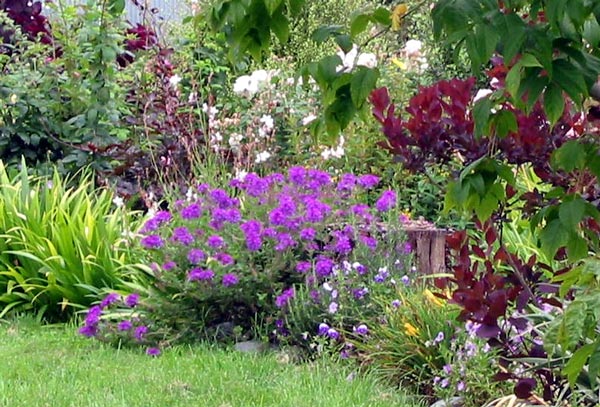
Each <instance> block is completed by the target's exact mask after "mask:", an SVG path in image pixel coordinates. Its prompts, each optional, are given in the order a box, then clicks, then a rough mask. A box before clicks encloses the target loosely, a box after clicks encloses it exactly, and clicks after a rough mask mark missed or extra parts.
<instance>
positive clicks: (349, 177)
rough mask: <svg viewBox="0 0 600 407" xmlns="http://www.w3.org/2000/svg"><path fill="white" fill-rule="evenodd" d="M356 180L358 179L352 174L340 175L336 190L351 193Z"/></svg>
mask: <svg viewBox="0 0 600 407" xmlns="http://www.w3.org/2000/svg"><path fill="white" fill-rule="evenodd" d="M357 179H358V178H357V177H356V175H354V174H350V173H346V174H342V176H341V178H340V180H339V182H338V185H337V190H338V191H341V192H346V191H348V192H350V191H352V189H354V186H355V185H356V181H357Z"/></svg>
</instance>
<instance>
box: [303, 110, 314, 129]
mask: <svg viewBox="0 0 600 407" xmlns="http://www.w3.org/2000/svg"><path fill="white" fill-rule="evenodd" d="M316 119H317V116H315V115H314V114H312V113H309V114H308V116H306V117H305V118H303V119H302V125H303V126H306V125H307V124H310V123H312V122H314V121H315V120H316Z"/></svg>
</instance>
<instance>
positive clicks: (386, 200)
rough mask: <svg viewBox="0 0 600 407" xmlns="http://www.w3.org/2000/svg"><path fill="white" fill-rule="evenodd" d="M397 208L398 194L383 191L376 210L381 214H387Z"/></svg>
mask: <svg viewBox="0 0 600 407" xmlns="http://www.w3.org/2000/svg"><path fill="white" fill-rule="evenodd" d="M394 206H396V192H394V191H391V190H387V191H383V193H382V194H381V196H380V197H379V199H378V200H377V202H375V208H377V210H378V211H379V212H387V211H389V210H390V209H392V208H393V207H394Z"/></svg>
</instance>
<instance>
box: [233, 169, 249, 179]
mask: <svg viewBox="0 0 600 407" xmlns="http://www.w3.org/2000/svg"><path fill="white" fill-rule="evenodd" d="M246 175H248V171H244V170H238V169H236V170H235V176H234V177H233V179H236V180H238V181H242V182H243V181H244V180H245V179H246Z"/></svg>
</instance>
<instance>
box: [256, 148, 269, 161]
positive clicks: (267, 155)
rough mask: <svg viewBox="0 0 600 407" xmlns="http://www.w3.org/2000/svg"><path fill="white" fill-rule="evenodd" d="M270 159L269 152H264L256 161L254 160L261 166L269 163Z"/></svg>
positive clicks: (258, 155)
mask: <svg viewBox="0 0 600 407" xmlns="http://www.w3.org/2000/svg"><path fill="white" fill-rule="evenodd" d="M269 158H271V153H269V152H268V151H262V152H260V153H258V154H257V155H256V160H254V162H255V163H257V164H260V163H263V162H265V161H267V160H268V159H269Z"/></svg>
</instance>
